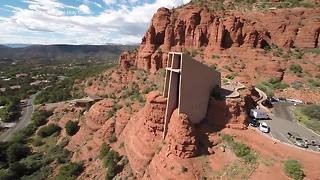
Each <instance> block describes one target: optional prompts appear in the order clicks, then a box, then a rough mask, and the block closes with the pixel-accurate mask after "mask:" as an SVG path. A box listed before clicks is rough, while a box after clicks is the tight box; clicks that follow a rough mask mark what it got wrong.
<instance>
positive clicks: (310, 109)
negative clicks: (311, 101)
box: [293, 105, 320, 134]
mask: <svg viewBox="0 0 320 180" xmlns="http://www.w3.org/2000/svg"><path fill="white" fill-rule="evenodd" d="M293 113H294V116H295V119H296V120H297V121H299V122H300V123H302V124H304V125H305V126H306V127H308V128H310V129H312V130H314V131H315V132H317V133H319V134H320V106H319V105H312V106H305V107H295V108H294V110H293Z"/></svg>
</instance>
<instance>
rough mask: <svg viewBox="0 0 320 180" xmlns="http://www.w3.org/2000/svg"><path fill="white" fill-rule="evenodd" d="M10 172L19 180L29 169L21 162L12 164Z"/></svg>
mask: <svg viewBox="0 0 320 180" xmlns="http://www.w3.org/2000/svg"><path fill="white" fill-rule="evenodd" d="M9 172H12V174H13V175H14V176H15V178H17V179H18V178H20V177H21V176H23V175H25V174H26V173H27V172H28V168H27V167H26V166H25V165H24V164H22V163H20V162H14V163H11V164H10V166H9Z"/></svg>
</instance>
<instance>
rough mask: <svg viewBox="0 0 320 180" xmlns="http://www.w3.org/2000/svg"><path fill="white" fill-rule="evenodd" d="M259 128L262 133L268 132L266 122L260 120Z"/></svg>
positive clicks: (268, 128)
mask: <svg viewBox="0 0 320 180" xmlns="http://www.w3.org/2000/svg"><path fill="white" fill-rule="evenodd" d="M259 130H260V131H261V132H263V133H269V132H270V127H269V126H268V124H267V123H266V122H262V123H260V125H259Z"/></svg>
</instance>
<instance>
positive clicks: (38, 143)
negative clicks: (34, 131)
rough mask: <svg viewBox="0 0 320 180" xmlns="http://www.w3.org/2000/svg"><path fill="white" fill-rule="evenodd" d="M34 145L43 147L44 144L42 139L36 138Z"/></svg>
mask: <svg viewBox="0 0 320 180" xmlns="http://www.w3.org/2000/svg"><path fill="white" fill-rule="evenodd" d="M32 144H33V145H34V146H41V145H43V144H44V142H43V141H42V140H41V138H35V139H33V142H32Z"/></svg>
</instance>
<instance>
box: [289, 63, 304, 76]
mask: <svg viewBox="0 0 320 180" xmlns="http://www.w3.org/2000/svg"><path fill="white" fill-rule="evenodd" d="M290 71H291V72H293V73H295V74H299V73H302V67H301V66H300V65H299V64H291V66H290Z"/></svg>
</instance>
